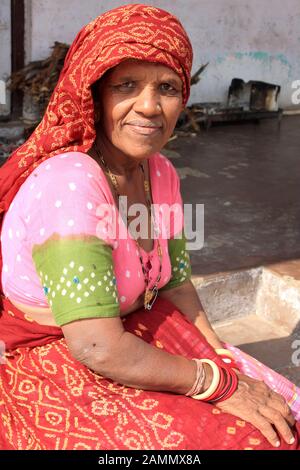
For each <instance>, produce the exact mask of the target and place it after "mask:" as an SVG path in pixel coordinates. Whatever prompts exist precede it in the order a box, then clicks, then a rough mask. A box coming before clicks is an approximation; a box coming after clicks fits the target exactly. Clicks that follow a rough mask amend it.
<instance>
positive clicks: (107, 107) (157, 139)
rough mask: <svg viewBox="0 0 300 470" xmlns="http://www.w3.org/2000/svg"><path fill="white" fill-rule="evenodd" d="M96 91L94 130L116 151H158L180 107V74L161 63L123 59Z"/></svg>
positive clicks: (146, 153)
mask: <svg viewBox="0 0 300 470" xmlns="http://www.w3.org/2000/svg"><path fill="white" fill-rule="evenodd" d="M98 91H99V97H100V113H101V118H100V122H99V125H98V129H97V132H99V133H100V138H101V134H102V138H103V137H104V139H105V141H106V144H108V145H109V146H110V147H112V148H113V149H114V150H115V151H119V152H122V153H123V154H125V155H127V156H129V157H131V158H136V159H143V158H147V157H149V156H150V155H152V154H153V153H155V152H157V151H160V150H161V148H162V147H163V146H164V145H165V144H166V142H167V141H168V139H169V138H170V136H171V134H172V132H173V130H174V127H175V125H176V122H177V119H178V117H179V114H180V112H181V110H182V109H183V105H182V82H181V79H180V77H179V76H178V75H177V74H176V73H175V72H173V70H171V69H170V68H169V67H166V66H164V65H160V64H155V63H149V62H145V61H137V60H126V61H124V62H122V63H121V64H119V65H118V66H116V67H115V68H113V69H112V70H110V71H109V72H108V73H107V75H105V77H104V78H103V80H100V82H99V90H98ZM112 148H111V149H110V150H112Z"/></svg>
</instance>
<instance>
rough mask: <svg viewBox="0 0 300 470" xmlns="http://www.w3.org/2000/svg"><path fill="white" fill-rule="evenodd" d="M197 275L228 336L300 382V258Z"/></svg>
mask: <svg viewBox="0 0 300 470" xmlns="http://www.w3.org/2000/svg"><path fill="white" fill-rule="evenodd" d="M192 280H193V283H194V285H195V287H196V289H197V292H198V294H199V297H200V300H201V302H202V305H203V307H204V310H205V311H206V313H207V315H208V317H209V319H210V321H211V322H212V324H213V326H214V328H215V329H216V331H217V333H218V334H219V336H220V338H221V339H222V340H223V341H227V342H229V343H231V344H233V345H236V346H238V347H240V348H241V349H242V350H243V351H245V352H247V353H249V354H250V355H251V356H253V357H255V358H257V359H258V360H260V361H261V362H263V363H264V364H266V365H267V366H269V367H271V368H272V369H274V370H276V371H278V372H279V373H281V374H283V375H284V376H286V377H287V378H289V379H290V380H293V382H295V383H297V384H298V385H299V386H300V260H293V261H289V262H283V263H280V264H276V265H273V266H272V265H271V266H268V267H261V268H256V269H249V270H245V271H235V272H230V273H220V274H216V275H210V276H205V277H197V276H195V277H193V279H192Z"/></svg>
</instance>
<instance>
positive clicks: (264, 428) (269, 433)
mask: <svg viewBox="0 0 300 470" xmlns="http://www.w3.org/2000/svg"><path fill="white" fill-rule="evenodd" d="M249 422H250V423H251V424H253V426H255V427H256V428H257V429H258V430H259V431H260V432H261V433H262V435H263V436H264V437H265V438H266V439H267V441H269V442H270V444H271V445H272V446H273V447H279V446H280V440H279V438H278V435H277V433H276V432H275V430H274V428H273V426H272V424H271V423H270V422H269V420H268V419H266V418H265V417H264V416H262V414H261V413H258V412H255V413H253V415H252V416H251V421H250V420H249Z"/></svg>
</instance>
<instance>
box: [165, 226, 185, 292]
mask: <svg viewBox="0 0 300 470" xmlns="http://www.w3.org/2000/svg"><path fill="white" fill-rule="evenodd" d="M168 251H169V256H170V262H171V279H170V280H169V282H168V283H167V284H166V285H165V286H163V287H162V288H161V289H160V290H167V289H172V288H173V287H177V286H179V285H180V284H182V283H183V282H184V281H186V280H187V279H190V278H191V275H192V270H191V262H190V256H189V254H188V252H187V250H186V238H185V236H184V233H183V232H182V234H181V238H178V239H175V238H173V239H170V240H168Z"/></svg>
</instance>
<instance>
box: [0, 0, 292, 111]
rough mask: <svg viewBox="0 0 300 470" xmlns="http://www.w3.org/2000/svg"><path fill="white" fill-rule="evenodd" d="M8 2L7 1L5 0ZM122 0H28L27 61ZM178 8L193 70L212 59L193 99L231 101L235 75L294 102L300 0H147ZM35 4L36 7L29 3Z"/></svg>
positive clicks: (287, 104)
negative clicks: (269, 87)
mask: <svg viewBox="0 0 300 470" xmlns="http://www.w3.org/2000/svg"><path fill="white" fill-rule="evenodd" d="M1 1H3V0H1ZM127 3H130V0H128V1H122V0H109V1H104V0H102V1H101V0H85V1H83V0H51V1H49V0H26V4H27V8H26V31H27V34H26V60H27V62H28V61H30V60H36V59H41V58H45V57H46V56H48V55H49V53H50V49H49V48H50V46H52V45H53V43H54V41H55V40H57V41H63V42H67V43H69V44H71V42H72V41H73V39H74V38H75V35H76V33H77V32H78V31H79V29H80V28H81V27H82V26H83V25H84V24H86V23H88V22H89V21H90V20H92V19H93V18H95V17H96V16H98V15H99V14H101V13H102V12H104V11H107V10H109V9H111V8H114V7H117V6H119V5H122V4H127ZM132 3H148V4H151V5H155V6H158V7H161V8H164V9H166V10H169V11H170V12H172V13H174V14H175V15H177V16H178V18H179V19H180V20H181V22H182V23H183V25H184V26H185V28H186V30H187V32H188V34H189V36H190V38H191V41H192V44H193V48H194V69H193V70H194V71H195V70H196V69H197V68H198V66H199V65H200V64H202V63H205V62H207V61H209V62H210V64H209V66H208V67H207V69H206V71H205V73H204V74H203V79H202V82H201V83H200V84H198V85H195V86H194V87H192V95H191V100H190V101H191V102H196V101H223V102H225V101H226V97H227V91H228V87H229V85H230V82H231V79H232V78H234V77H239V78H242V79H244V80H264V81H268V82H272V83H276V84H279V85H281V86H282V91H281V97H280V106H283V107H290V106H292V101H291V97H292V93H293V92H294V90H293V89H292V82H293V81H294V80H300V0H285V1H283V0H251V1H250V0H160V1H151V0H144V2H143V1H141V2H134V1H133V2H132ZM30 5H31V8H30Z"/></svg>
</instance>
